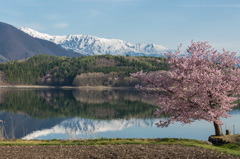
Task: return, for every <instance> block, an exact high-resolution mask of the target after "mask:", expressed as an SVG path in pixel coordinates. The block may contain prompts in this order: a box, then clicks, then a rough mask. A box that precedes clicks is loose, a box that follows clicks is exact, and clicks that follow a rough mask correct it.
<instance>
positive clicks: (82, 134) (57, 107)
mask: <svg viewBox="0 0 240 159" xmlns="http://www.w3.org/2000/svg"><path fill="white" fill-rule="evenodd" d="M156 105H157V103H156V99H154V98H147V97H144V96H143V95H142V94H141V93H140V92H138V91H136V90H134V89H129V90H117V89H116V90H115V89H114V90H112V89H109V90H93V89H88V90H87V89H84V90H80V89H72V90H70V89H68V90H63V89H10V88H8V89H7V88H1V89H0V120H2V122H0V137H1V138H3V137H4V138H8V139H14V138H19V139H90V138H102V137H103V138H166V137H169V138H189V139H200V140H208V137H209V136H210V135H212V134H214V127H213V124H212V123H209V122H206V121H196V122H194V123H193V124H192V125H181V124H180V123H176V124H171V125H170V126H169V127H167V128H158V127H157V126H156V125H155V123H157V122H158V121H159V120H160V119H163V118H166V117H164V116H163V117H156V116H154V115H153V113H154V111H155V109H156ZM230 115H232V117H230V118H227V119H223V122H224V124H226V125H227V128H228V129H230V130H231V131H233V124H234V125H235V127H236V133H240V122H239V121H240V109H234V110H233V111H231V112H230ZM223 131H224V132H225V125H224V126H223Z"/></svg>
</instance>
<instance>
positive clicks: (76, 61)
mask: <svg viewBox="0 0 240 159" xmlns="http://www.w3.org/2000/svg"><path fill="white" fill-rule="evenodd" d="M158 61H160V62H158ZM0 70H1V71H2V72H3V73H5V75H6V77H4V79H7V83H8V84H13V85H19V84H23V85H52V86H97V85H103V86H134V85H135V84H137V83H139V82H138V81H137V80H136V79H133V78H131V77H130V75H129V73H135V72H137V71H140V70H143V71H144V72H149V71H157V70H168V65H167V62H166V59H165V58H163V57H129V56H128V57H125V56H112V55H99V56H84V57H72V58H68V57H58V56H48V55H36V56H33V57H30V58H28V59H26V60H21V61H10V62H7V63H2V64H0ZM1 78H2V77H0V79H1Z"/></svg>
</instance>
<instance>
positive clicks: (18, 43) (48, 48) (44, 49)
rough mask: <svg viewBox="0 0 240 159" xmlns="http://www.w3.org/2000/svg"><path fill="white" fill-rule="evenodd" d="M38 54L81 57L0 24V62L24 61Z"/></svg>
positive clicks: (12, 27)
mask: <svg viewBox="0 0 240 159" xmlns="http://www.w3.org/2000/svg"><path fill="white" fill-rule="evenodd" d="M38 54H45V55H56V56H67V57H73V56H75V57H79V56H81V54H79V53H75V52H73V51H68V50H66V49H64V48H62V47H60V46H58V45H56V44H55V43H53V42H50V41H47V40H43V39H38V38H33V37H32V36H29V35H28V34H26V33H24V32H22V31H21V30H19V29H17V28H15V27H14V26H12V25H9V24H6V23H2V22H0V62H5V61H10V60H19V59H25V58H27V57H31V56H34V55H38Z"/></svg>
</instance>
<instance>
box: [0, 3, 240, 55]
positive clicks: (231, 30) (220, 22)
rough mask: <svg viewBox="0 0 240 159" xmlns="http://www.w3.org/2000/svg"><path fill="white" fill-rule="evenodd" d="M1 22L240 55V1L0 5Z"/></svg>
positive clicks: (133, 41)
mask: <svg viewBox="0 0 240 159" xmlns="http://www.w3.org/2000/svg"><path fill="white" fill-rule="evenodd" d="M0 21H2V22H5V23H9V24H11V25H14V26H16V27H22V26H26V27H30V28H32V29H35V30H37V31H39V32H43V33H47V34H50V35H67V34H87V35H93V36H97V37H102V38H112V39H122V40H125V41H127V42H130V43H133V44H135V43H142V42H145V43H154V44H159V45H163V46H165V47H167V48H170V49H176V48H177V46H178V45H179V44H180V43H183V46H184V47H186V46H187V45H190V42H191V40H194V41H209V42H210V44H211V45H213V46H214V47H215V48H217V49H219V50H220V49H221V48H226V49H227V50H230V51H237V52H238V53H239V54H240V0H0Z"/></svg>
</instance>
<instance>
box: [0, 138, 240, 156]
mask: <svg viewBox="0 0 240 159" xmlns="http://www.w3.org/2000/svg"><path fill="white" fill-rule="evenodd" d="M108 144H110V145H119V144H159V145H161V144H177V145H184V146H196V147H202V148H205V149H210V150H214V151H219V152H223V153H228V154H232V155H237V156H240V145H239V144H226V145H222V146H216V145H212V144H210V143H208V142H206V141H199V140H191V139H171V138H163V139H118V138H116V139H106V138H100V139H88V140H57V139H54V140H20V139H16V140H0V145H12V146H14V145H108Z"/></svg>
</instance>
